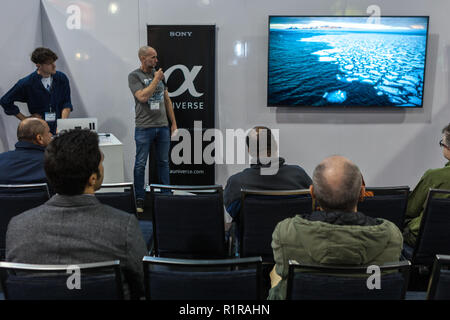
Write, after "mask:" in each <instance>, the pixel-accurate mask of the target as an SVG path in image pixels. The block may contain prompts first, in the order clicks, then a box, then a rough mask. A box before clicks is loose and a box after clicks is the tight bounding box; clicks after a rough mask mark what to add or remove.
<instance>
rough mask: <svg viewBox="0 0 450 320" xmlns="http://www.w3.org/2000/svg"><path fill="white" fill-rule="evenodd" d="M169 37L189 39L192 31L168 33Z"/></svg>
mask: <svg viewBox="0 0 450 320" xmlns="http://www.w3.org/2000/svg"><path fill="white" fill-rule="evenodd" d="M169 36H171V37H190V36H192V31H170V32H169Z"/></svg>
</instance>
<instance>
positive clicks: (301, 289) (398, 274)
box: [286, 260, 411, 300]
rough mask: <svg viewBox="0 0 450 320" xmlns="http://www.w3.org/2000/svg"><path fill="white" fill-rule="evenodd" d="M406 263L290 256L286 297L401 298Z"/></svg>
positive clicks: (407, 269) (313, 298)
mask: <svg viewBox="0 0 450 320" xmlns="http://www.w3.org/2000/svg"><path fill="white" fill-rule="evenodd" d="M371 267H372V266H371ZM410 267H411V263H410V262H409V261H408V260H404V261H400V262H395V263H388V264H384V265H382V266H378V267H377V266H373V268H374V269H370V268H368V267H367V266H365V267H350V266H318V265H302V264H299V263H298V262H295V261H292V260H290V261H289V274H288V283H287V295H286V299H287V300H402V299H404V298H405V293H406V289H407V287H408V279H409V272H410ZM377 268H379V269H377ZM373 270H377V271H373ZM378 276H379V278H378V279H377V277H378ZM377 281H379V282H377Z"/></svg>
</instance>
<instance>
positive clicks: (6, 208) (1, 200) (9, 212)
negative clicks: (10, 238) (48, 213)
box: [0, 183, 50, 260]
mask: <svg viewBox="0 0 450 320" xmlns="http://www.w3.org/2000/svg"><path fill="white" fill-rule="evenodd" d="M48 199H50V193H49V189H48V186H47V184H46V183H37V184H21V185H0V260H3V259H4V257H5V240H6V230H7V229H8V224H9V221H10V220H11V219H12V218H13V217H15V216H17V215H18V214H21V213H22V212H24V211H27V210H29V209H32V208H35V207H38V206H40V205H41V204H43V203H45V202H46V201H47V200H48Z"/></svg>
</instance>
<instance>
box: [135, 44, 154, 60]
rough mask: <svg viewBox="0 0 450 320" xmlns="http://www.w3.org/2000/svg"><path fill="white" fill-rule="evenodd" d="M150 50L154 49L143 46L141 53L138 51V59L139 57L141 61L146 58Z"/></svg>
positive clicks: (140, 49)
mask: <svg viewBox="0 0 450 320" xmlns="http://www.w3.org/2000/svg"><path fill="white" fill-rule="evenodd" d="M148 49H153V48H152V47H149V46H142V47H140V48H139V51H138V57H139V59H140V58H141V57H145V56H146V55H147V51H148Z"/></svg>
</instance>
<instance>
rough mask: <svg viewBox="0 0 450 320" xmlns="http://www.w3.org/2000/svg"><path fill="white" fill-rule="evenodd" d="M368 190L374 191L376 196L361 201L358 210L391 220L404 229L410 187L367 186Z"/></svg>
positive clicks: (368, 214)
mask: <svg viewBox="0 0 450 320" xmlns="http://www.w3.org/2000/svg"><path fill="white" fill-rule="evenodd" d="M366 191H372V192H373V193H374V196H373V197H366V198H365V199H364V201H362V202H359V203H358V211H359V212H362V213H364V214H365V215H367V216H369V217H373V218H383V219H386V220H389V221H391V222H393V223H394V224H395V225H396V226H397V227H398V228H399V229H400V230H403V224H404V221H405V214H406V207H407V205H408V194H409V187H408V186H399V187H380V188H376V187H372V188H369V187H367V188H366Z"/></svg>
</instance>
